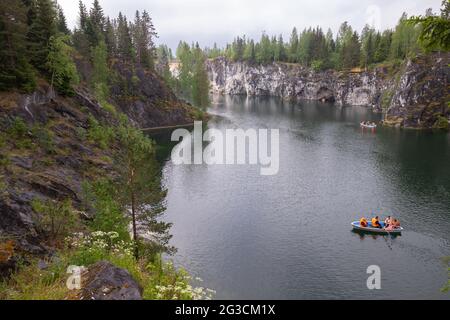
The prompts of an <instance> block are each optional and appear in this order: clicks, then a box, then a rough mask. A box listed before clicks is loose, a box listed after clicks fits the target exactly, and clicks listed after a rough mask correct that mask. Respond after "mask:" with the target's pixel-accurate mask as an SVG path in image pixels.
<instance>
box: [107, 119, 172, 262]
mask: <svg viewBox="0 0 450 320" xmlns="http://www.w3.org/2000/svg"><path fill="white" fill-rule="evenodd" d="M118 137H119V140H120V143H121V147H120V149H119V151H118V154H117V161H116V163H115V166H116V168H117V170H118V172H119V173H120V175H119V177H120V179H119V181H118V183H117V185H118V187H117V188H118V189H119V190H120V191H121V192H120V193H119V197H120V198H119V201H120V202H121V203H122V205H123V207H124V208H127V210H126V211H127V212H130V214H131V220H132V233H133V240H134V242H135V250H134V256H135V258H136V259H139V257H140V256H142V253H143V250H145V249H147V250H151V251H150V252H149V255H150V256H151V255H153V254H155V253H162V252H170V251H171V248H170V247H169V246H168V242H169V240H170V238H171V236H170V235H169V233H168V231H169V229H170V227H171V224H170V223H165V222H160V221H158V218H159V217H160V216H161V215H162V214H163V213H164V210H165V208H164V203H163V200H164V198H165V196H166V194H167V192H166V190H164V189H162V188H161V184H160V180H159V166H158V164H157V162H156V160H155V146H154V143H153V142H152V141H151V140H149V139H148V138H146V137H145V136H144V134H143V133H142V131H140V130H138V129H136V128H133V127H131V126H122V127H120V128H119V130H118ZM128 208H129V209H128ZM142 234H147V235H148V234H151V235H152V239H151V240H150V242H147V244H146V245H145V244H144V243H145V242H146V240H145V239H144V237H142V236H141V235H142ZM147 241H149V240H147Z"/></svg>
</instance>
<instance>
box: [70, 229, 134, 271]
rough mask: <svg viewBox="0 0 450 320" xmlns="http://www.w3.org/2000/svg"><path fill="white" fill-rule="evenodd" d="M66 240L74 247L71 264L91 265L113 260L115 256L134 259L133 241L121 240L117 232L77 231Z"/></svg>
mask: <svg viewBox="0 0 450 320" xmlns="http://www.w3.org/2000/svg"><path fill="white" fill-rule="evenodd" d="M66 241H67V244H68V247H69V248H70V249H73V253H72V254H71V257H70V263H71V264H75V265H79V266H89V265H91V264H94V263H96V262H97V261H101V260H108V261H111V260H112V257H113V256H116V258H128V257H130V258H131V259H133V242H131V241H123V240H120V237H119V234H118V233H117V232H103V231H95V232H92V233H91V234H83V233H77V234H74V235H72V236H70V237H68V238H67V239H66Z"/></svg>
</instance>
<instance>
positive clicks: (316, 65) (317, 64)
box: [311, 60, 324, 71]
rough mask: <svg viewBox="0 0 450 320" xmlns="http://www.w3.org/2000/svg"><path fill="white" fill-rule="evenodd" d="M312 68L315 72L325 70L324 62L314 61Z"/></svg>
mask: <svg viewBox="0 0 450 320" xmlns="http://www.w3.org/2000/svg"><path fill="white" fill-rule="evenodd" d="M311 68H313V70H314V71H321V70H323V69H324V62H323V61H322V60H314V61H313V62H312V63H311Z"/></svg>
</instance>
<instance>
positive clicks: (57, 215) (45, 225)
mask: <svg viewBox="0 0 450 320" xmlns="http://www.w3.org/2000/svg"><path fill="white" fill-rule="evenodd" d="M31 205H32V208H33V210H34V211H35V212H36V213H38V214H39V216H38V218H37V221H36V222H37V226H38V228H39V229H40V230H41V231H43V232H44V233H45V234H46V235H47V236H48V239H49V240H51V241H54V242H56V241H58V240H61V238H64V237H66V236H67V235H68V234H69V233H70V232H73V231H74V229H75V228H76V226H77V225H78V216H77V214H76V213H75V211H74V210H73V208H72V202H71V201H70V200H66V201H63V202H57V201H53V200H46V201H42V200H39V199H35V200H33V202H32V204H31Z"/></svg>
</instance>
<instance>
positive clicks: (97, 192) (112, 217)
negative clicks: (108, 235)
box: [82, 179, 130, 241]
mask: <svg viewBox="0 0 450 320" xmlns="http://www.w3.org/2000/svg"><path fill="white" fill-rule="evenodd" d="M82 187H83V203H84V206H85V208H86V209H88V208H92V209H93V210H94V211H95V216H94V218H93V220H92V221H91V222H90V223H89V227H90V228H91V230H93V231H95V230H102V231H104V232H116V233H117V234H118V236H119V239H120V240H124V241H129V240H130V235H129V232H128V224H129V219H127V217H125V216H124V214H123V211H124V208H122V207H121V205H120V203H119V202H118V201H117V194H116V190H115V188H114V185H113V183H112V182H111V181H110V180H109V179H100V180H99V181H96V182H95V183H92V184H90V183H87V182H84V183H83V186H82Z"/></svg>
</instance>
